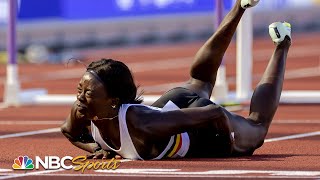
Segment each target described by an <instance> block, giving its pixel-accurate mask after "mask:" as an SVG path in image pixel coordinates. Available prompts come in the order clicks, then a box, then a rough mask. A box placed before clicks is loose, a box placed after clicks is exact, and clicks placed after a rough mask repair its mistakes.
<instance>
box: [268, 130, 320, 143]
mask: <svg viewBox="0 0 320 180" xmlns="http://www.w3.org/2000/svg"><path fill="white" fill-rule="evenodd" d="M319 135H320V131H316V132H310V133H303V134H295V135H290V136H283V137H277V138H270V139H266V140H264V142H274V141H283V140H289V139H299V138H304V137H311V136H319Z"/></svg>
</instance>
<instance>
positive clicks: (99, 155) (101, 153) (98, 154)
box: [87, 149, 114, 159]
mask: <svg viewBox="0 0 320 180" xmlns="http://www.w3.org/2000/svg"><path fill="white" fill-rule="evenodd" d="M113 157H114V155H112V153H111V152H109V151H105V150H103V149H100V150H98V151H95V152H94V153H92V154H89V155H87V159H111V158H113Z"/></svg>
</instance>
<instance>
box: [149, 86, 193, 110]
mask: <svg viewBox="0 0 320 180" xmlns="http://www.w3.org/2000/svg"><path fill="white" fill-rule="evenodd" d="M198 98H199V96H198V95H197V94H196V93H194V92H193V91H191V90H189V89H187V88H184V87H176V88H173V89H171V90H169V91H167V92H166V93H164V94H163V95H162V96H161V97H160V98H159V99H158V100H157V101H156V102H154V103H153V104H152V106H154V107H159V108H162V107H164V106H165V105H166V104H167V102H168V101H172V102H173V103H174V104H175V105H177V106H178V107H179V108H187V107H188V106H189V105H190V104H191V103H192V102H194V101H195V100H196V99H198Z"/></svg>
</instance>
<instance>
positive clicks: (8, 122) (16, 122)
mask: <svg viewBox="0 0 320 180" xmlns="http://www.w3.org/2000/svg"><path fill="white" fill-rule="evenodd" d="M62 123H63V121H24V120H22V121H10V120H6V121H2V120H1V121H0V125H61V124H62Z"/></svg>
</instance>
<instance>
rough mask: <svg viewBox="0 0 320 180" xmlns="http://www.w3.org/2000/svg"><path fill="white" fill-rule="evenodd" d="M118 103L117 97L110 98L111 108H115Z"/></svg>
mask: <svg viewBox="0 0 320 180" xmlns="http://www.w3.org/2000/svg"><path fill="white" fill-rule="evenodd" d="M119 105H120V99H119V98H112V100H111V107H112V108H113V109H116V108H117V107H119Z"/></svg>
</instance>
